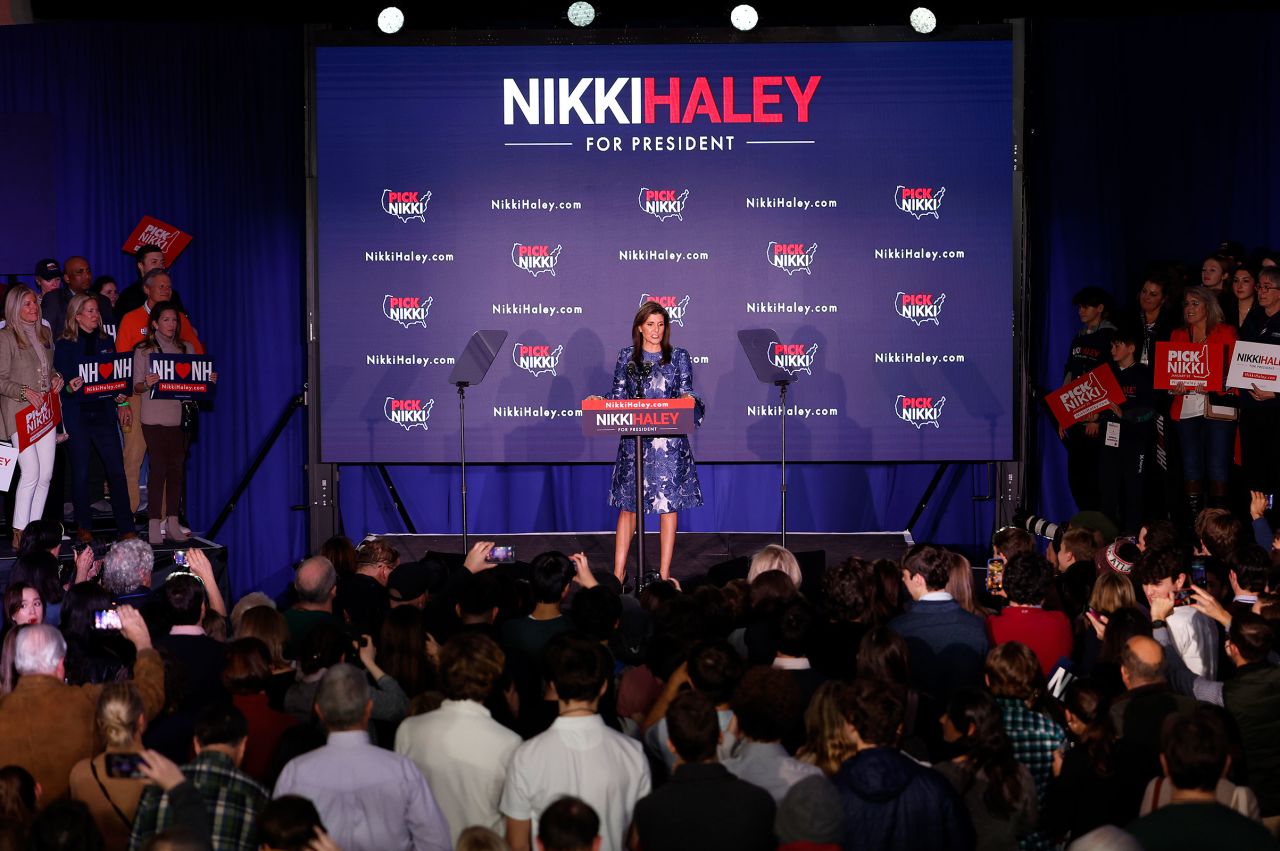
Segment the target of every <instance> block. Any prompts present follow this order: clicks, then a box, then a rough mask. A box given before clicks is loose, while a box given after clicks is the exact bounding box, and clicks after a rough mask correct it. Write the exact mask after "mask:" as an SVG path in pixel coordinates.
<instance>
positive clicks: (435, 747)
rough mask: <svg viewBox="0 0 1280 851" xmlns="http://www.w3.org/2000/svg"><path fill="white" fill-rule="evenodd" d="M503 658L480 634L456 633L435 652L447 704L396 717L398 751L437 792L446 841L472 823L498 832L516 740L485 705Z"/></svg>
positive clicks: (501, 668)
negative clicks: (446, 828)
mask: <svg viewBox="0 0 1280 851" xmlns="http://www.w3.org/2000/svg"><path fill="white" fill-rule="evenodd" d="M504 662H505V656H504V654H503V652H502V650H501V649H499V648H498V645H497V644H496V643H495V642H494V641H493V639H491V638H489V637H488V636H485V635H481V634H479V633H468V632H463V633H459V634H457V635H455V636H454V637H453V638H451V639H449V641H448V642H447V643H446V644H445V645H444V647H442V648H441V650H440V681H441V687H442V688H443V691H444V696H445V701H444V704H443V705H442V706H441V707H440V708H439V709H437V710H435V711H433V712H428V713H426V714H424V715H415V716H413V717H412V718H406V719H405V720H404V721H402V722H401V724H400V728H399V729H398V730H397V731H396V753H398V754H400V755H402V756H406V757H408V758H410V759H412V760H413V762H414V764H415V765H417V766H418V770H419V771H421V772H422V774H423V776H424V777H426V779H427V784H428V785H429V786H430V787H431V788H432V789H433V790H435V795H436V802H437V803H438V804H439V805H440V811H441V812H443V813H444V816H445V819H446V820H447V821H448V822H449V829H450V838H451V839H452V841H453V842H454V843H455V844H456V843H457V841H458V834H460V833H461V832H462V829H463V828H465V827H468V826H470V825H482V826H484V827H488V828H491V829H493V830H496V831H502V830H503V828H504V826H505V821H504V819H503V817H502V813H501V812H500V811H499V809H498V804H499V801H500V799H501V797H502V787H503V783H504V781H505V780H506V776H507V766H508V765H509V764H510V762H511V756H512V754H514V753H515V750H516V748H518V747H519V746H520V743H521V742H520V737H519V736H518V735H516V734H515V733H513V732H511V731H510V730H508V729H507V728H506V727H503V726H502V725H501V724H499V723H498V722H497V721H494V720H493V717H492V715H491V714H490V713H489V710H488V709H486V708H485V706H484V702H485V701H486V700H488V699H489V695H490V694H491V693H492V691H493V686H494V683H496V682H497V681H498V678H499V677H501V676H502V670H503V664H504Z"/></svg>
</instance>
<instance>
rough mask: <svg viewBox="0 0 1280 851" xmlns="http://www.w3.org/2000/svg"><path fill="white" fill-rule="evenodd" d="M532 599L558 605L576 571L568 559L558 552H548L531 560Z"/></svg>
mask: <svg viewBox="0 0 1280 851" xmlns="http://www.w3.org/2000/svg"><path fill="white" fill-rule="evenodd" d="M532 568H533V571H532V578H531V580H530V584H531V585H532V586H533V599H534V600H536V601H537V602H539V603H558V602H560V599H561V598H562V597H564V589H566V588H568V587H569V583H570V582H572V581H573V575H574V574H575V573H577V569H576V568H575V567H574V566H573V562H572V561H570V560H569V557H568V556H567V555H565V554H564V553H562V552H560V551H559V550H549V551H548V552H545V553H542V554H541V555H538V556H536V557H535V558H534V559H533V564H532Z"/></svg>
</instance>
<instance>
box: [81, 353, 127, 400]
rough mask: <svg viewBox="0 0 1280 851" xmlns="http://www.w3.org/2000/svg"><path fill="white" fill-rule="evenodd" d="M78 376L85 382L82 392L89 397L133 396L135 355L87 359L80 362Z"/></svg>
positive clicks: (103, 356)
mask: <svg viewBox="0 0 1280 851" xmlns="http://www.w3.org/2000/svg"><path fill="white" fill-rule="evenodd" d="M76 374H77V375H78V376H79V377H80V378H81V379H82V380H83V381H84V387H82V388H80V392H81V393H83V394H84V395H85V396H87V397H91V396H104V395H105V396H115V395H116V394H118V393H123V394H124V395H126V396H132V395H133V391H132V390H130V389H129V387H130V385H131V384H133V381H132V379H133V354H132V353H131V352H126V353H125V354H122V355H111V354H106V355H102V356H100V357H92V358H85V359H84V360H82V361H81V362H80V366H79V367H78V370H77V372H76Z"/></svg>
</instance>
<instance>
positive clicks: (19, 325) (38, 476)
mask: <svg viewBox="0 0 1280 851" xmlns="http://www.w3.org/2000/svg"><path fill="white" fill-rule="evenodd" d="M4 321H5V327H4V328H3V329H2V330H0V419H3V421H4V429H5V432H4V433H5V434H6V435H9V436H10V438H11V439H12V440H13V443H14V446H17V442H18V438H17V434H18V425H17V422H18V412H19V411H21V410H22V409H23V408H25V407H27V406H28V405H34V406H35V407H36V408H37V409H38V408H42V407H44V406H45V405H46V404H48V401H49V400H48V394H49V393H50V392H53V393H59V392H61V391H62V376H61V375H59V374H58V373H57V371H56V370H54V368H53V334H52V333H50V331H49V326H47V325H45V324H44V323H43V322H42V321H41V320H40V304H39V302H37V301H36V294H35V293H34V292H32V291H31V290H30V289H28V288H27V287H24V286H16V287H12V288H11V289H10V290H9V293H8V295H6V296H5V299H4ZM56 442H57V435H56V430H55V429H49V432H48V434H46V435H45V436H44V437H42V438H40V439H39V440H37V441H36V442H35V443H34V444H32V445H31V446H28V447H27V448H26V449H25V450H23V452H22V454H20V455H19V456H18V468H19V469H20V470H21V471H22V480H21V481H20V482H19V483H18V489H17V492H16V494H15V497H16V499H15V500H14V505H13V520H12V523H11V524H10V525H11V526H12V528H13V548H14V549H15V550H16V549H17V548H18V542H19V541H21V540H22V530H23V529H24V528H26V525H27V523H29V522H30V521H31V520H32V518H38V517H40V515H41V514H43V513H44V501H45V497H47V496H48V495H49V479H50V478H52V477H53V450H54V447H55V445H56Z"/></svg>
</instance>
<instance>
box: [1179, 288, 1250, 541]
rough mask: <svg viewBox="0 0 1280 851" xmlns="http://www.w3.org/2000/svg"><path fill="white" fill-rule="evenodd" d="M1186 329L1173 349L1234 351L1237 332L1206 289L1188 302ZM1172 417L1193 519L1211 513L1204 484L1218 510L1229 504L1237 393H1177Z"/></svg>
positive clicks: (1189, 293)
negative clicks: (1192, 345) (1180, 346)
mask: <svg viewBox="0 0 1280 851" xmlns="http://www.w3.org/2000/svg"><path fill="white" fill-rule="evenodd" d="M1182 320H1183V325H1182V327H1181V328H1175V329H1174V331H1173V334H1172V336H1171V337H1170V338H1169V342H1171V343H1206V342H1207V343H1208V344H1209V345H1211V346H1221V347H1223V348H1230V346H1231V345H1232V344H1233V343H1235V341H1236V329H1235V328H1234V327H1232V326H1231V325H1230V324H1228V323H1226V322H1224V321H1223V315H1222V306H1221V305H1220V304H1219V303H1218V299H1217V296H1215V295H1214V294H1213V292H1212V291H1210V290H1208V289H1206V288H1205V287H1189V288H1188V289H1187V290H1186V292H1185V293H1184V294H1183V297H1182ZM1173 394H1174V398H1173V408H1172V409H1171V411H1170V415H1171V416H1172V417H1173V420H1174V423H1175V424H1176V426H1175V427H1176V428H1177V430H1178V438H1179V440H1180V442H1181V444H1182V477H1183V480H1184V486H1185V489H1186V494H1187V506H1188V508H1190V510H1191V516H1192V519H1194V518H1195V517H1196V516H1197V515H1198V514H1199V513H1200V509H1202V508H1204V507H1205V498H1204V482H1205V477H1206V476H1208V479H1209V498H1210V501H1211V502H1212V503H1213V504H1214V505H1217V506H1221V505H1224V504H1225V503H1226V499H1227V473H1228V472H1229V471H1230V469H1231V456H1232V450H1233V448H1234V441H1235V435H1236V411H1235V407H1236V404H1237V400H1236V396H1235V394H1234V393H1204V392H1200V391H1196V390H1187V389H1185V388H1182V389H1177V390H1174V391H1173Z"/></svg>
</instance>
